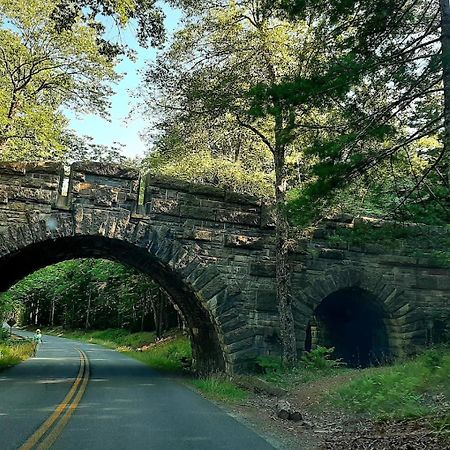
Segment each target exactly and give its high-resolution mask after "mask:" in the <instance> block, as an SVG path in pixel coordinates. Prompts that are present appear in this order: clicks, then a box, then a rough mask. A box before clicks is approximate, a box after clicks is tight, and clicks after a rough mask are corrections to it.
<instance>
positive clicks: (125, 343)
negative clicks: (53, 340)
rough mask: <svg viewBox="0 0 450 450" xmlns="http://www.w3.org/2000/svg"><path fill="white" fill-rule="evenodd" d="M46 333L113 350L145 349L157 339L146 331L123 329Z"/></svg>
mask: <svg viewBox="0 0 450 450" xmlns="http://www.w3.org/2000/svg"><path fill="white" fill-rule="evenodd" d="M45 333H47V334H52V335H54V336H60V337H65V338H69V339H76V340H78V341H82V342H89V343H91V344H98V345H102V346H104V347H108V348H112V349H120V348H122V347H129V348H132V349H137V348H140V347H143V346H144V345H148V344H152V343H153V342H155V339H156V336H155V333H150V332H146V331H144V332H139V333H130V332H129V331H126V330H123V329H107V330H100V331H97V330H94V331H84V330H70V331H66V330H61V329H60V328H56V329H47V330H45Z"/></svg>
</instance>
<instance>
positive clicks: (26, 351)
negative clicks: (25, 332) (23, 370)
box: [0, 339, 34, 370]
mask: <svg viewBox="0 0 450 450" xmlns="http://www.w3.org/2000/svg"><path fill="white" fill-rule="evenodd" d="M33 353H34V343H33V342H31V341H26V340H23V341H22V340H17V341H16V340H13V339H11V340H6V341H2V342H0V370H3V369H6V368H8V367H12V366H15V365H16V364H19V363H20V362H22V361H25V360H26V359H28V358H29V357H30V356H32V355H33Z"/></svg>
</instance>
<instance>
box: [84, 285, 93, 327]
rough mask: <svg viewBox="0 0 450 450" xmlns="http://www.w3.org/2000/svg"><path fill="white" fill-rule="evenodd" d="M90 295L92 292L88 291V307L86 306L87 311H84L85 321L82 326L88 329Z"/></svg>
mask: <svg viewBox="0 0 450 450" xmlns="http://www.w3.org/2000/svg"><path fill="white" fill-rule="evenodd" d="M91 297H92V294H91V292H90V291H89V295H88V307H87V311H86V323H85V326H84V328H85V329H86V330H87V329H89V316H90V315H91Z"/></svg>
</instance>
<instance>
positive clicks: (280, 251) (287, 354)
mask: <svg viewBox="0 0 450 450" xmlns="http://www.w3.org/2000/svg"><path fill="white" fill-rule="evenodd" d="M274 161H275V180H276V186H275V224H276V231H275V252H276V281H277V301H278V310H279V314H280V332H281V343H282V346H283V365H284V366H285V367H293V366H294V365H295V363H296V361H297V344H296V338H295V324H294V316H293V314H292V298H291V295H290V268H289V261H288V240H289V223H288V220H287V217H286V211H285V201H286V177H285V150H284V148H283V147H281V148H277V149H276V151H275V152H274Z"/></svg>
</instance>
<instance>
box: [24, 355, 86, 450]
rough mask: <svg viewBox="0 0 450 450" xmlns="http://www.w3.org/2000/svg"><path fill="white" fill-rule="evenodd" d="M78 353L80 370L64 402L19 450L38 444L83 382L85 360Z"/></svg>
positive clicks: (28, 449) (27, 449) (25, 449)
mask: <svg viewBox="0 0 450 450" xmlns="http://www.w3.org/2000/svg"><path fill="white" fill-rule="evenodd" d="M77 350H78V349H77ZM78 352H79V353H80V370H79V371H78V375H77V378H76V379H75V381H74V383H73V385H72V387H71V389H70V391H69V392H68V393H67V395H66V396H65V397H64V400H63V401H62V402H61V403H60V404H59V405H58V407H57V408H56V409H55V411H54V412H53V414H52V415H51V416H50V417H49V418H48V419H47V420H46V421H45V422H44V423H43V424H42V425H41V426H40V427H39V428H38V429H37V430H36V431H35V432H34V433H33V434H32V435H31V436H30V437H29V438H28V440H27V441H26V442H25V444H23V445H22V446H21V447H20V449H19V450H30V449H31V448H32V447H34V446H35V445H36V444H37V443H38V441H39V439H41V438H42V436H43V435H44V434H45V433H46V432H47V431H48V430H49V429H50V427H51V426H52V425H53V424H54V423H55V422H56V421H57V420H58V418H59V417H60V416H61V414H62V413H63V412H64V410H65V409H66V407H67V405H68V404H69V403H70V401H71V400H72V398H73V396H74V395H75V393H76V391H77V389H78V386H79V385H80V383H81V381H82V380H83V373H85V364H86V359H85V356H84V354H83V353H82V352H81V350H78Z"/></svg>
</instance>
